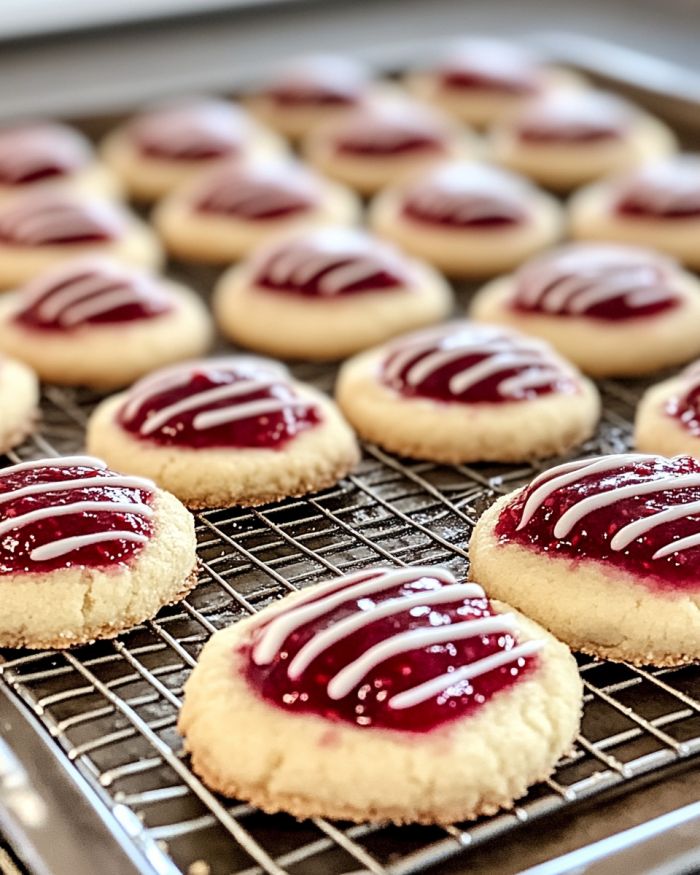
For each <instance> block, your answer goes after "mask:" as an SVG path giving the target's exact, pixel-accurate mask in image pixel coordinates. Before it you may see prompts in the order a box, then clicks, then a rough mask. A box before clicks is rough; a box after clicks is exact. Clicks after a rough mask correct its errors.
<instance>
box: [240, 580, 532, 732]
mask: <svg viewBox="0 0 700 875" xmlns="http://www.w3.org/2000/svg"><path fill="white" fill-rule="evenodd" d="M377 573H378V572H377V571H376V570H368V572H367V576H366V577H364V578H363V579H360V578H358V576H357V575H355V576H354V578H352V579H350V580H351V582H349V583H348V584H346V587H345V589H346V592H347V600H346V601H342V602H341V603H340V604H338V603H337V600H336V602H335V605H334V606H333V607H332V608H330V609H329V610H328V611H324V612H323V613H321V615H320V616H316V617H315V618H314V619H312V620H310V621H308V622H304V623H302V624H301V625H298V621H296V622H294V625H295V626H296V628H294V629H293V631H291V633H290V634H288V635H286V636H285V637H284V638H283V640H282V641H281V642H280V646H279V648H278V649H277V652H276V653H274V656H273V658H272V659H271V661H270V662H268V663H266V664H258V663H257V662H256V656H257V654H258V651H257V646H258V645H259V644H260V642H261V640H262V638H263V636H264V634H265V631H266V629H267V628H269V625H266V626H262V627H259V628H258V629H256V630H255V631H254V633H253V639H252V642H251V643H250V644H248V645H247V646H245V647H244V648H243V649H242V656H243V658H244V659H245V669H244V671H245V675H246V678H247V680H248V683H249V684H250V686H251V688H252V689H253V690H254V691H255V692H256V693H258V694H259V695H260V696H262V698H263V699H265V700H266V701H267V702H270V703H271V704H273V705H275V706H277V707H279V708H282V709H284V710H285V711H289V712H292V713H297V714H314V715H316V716H318V717H322V718H324V719H325V720H329V721H332V722H342V723H350V724H352V725H355V726H359V727H372V728H375V729H390V730H398V731H404V732H429V731H430V730H432V729H436V728H438V727H440V726H442V725H444V724H445V723H447V722H449V721H452V720H456V719H459V718H463V717H465V716H467V715H469V714H471V713H473V712H475V711H477V710H478V709H479V708H481V707H482V706H483V705H484V704H486V703H487V702H488V701H489V700H490V699H491V698H492V697H493V696H494V695H496V694H498V693H499V692H501V691H503V690H506V689H508V688H509V687H512V686H513V685H514V684H515V683H518V682H519V681H520V680H522V679H523V678H524V677H527V676H529V675H530V673H531V672H532V671H533V670H534V669H535V668H536V667H537V665H538V657H537V656H536V655H530V656H526V657H523V658H521V659H513V660H512V661H510V662H508V661H506V664H504V665H501V666H500V667H497V668H494V669H493V670H491V671H486V672H485V673H481V674H478V675H477V676H476V677H473V678H472V679H471V680H461V681H458V682H455V683H453V684H452V686H447V684H445V687H444V688H443V689H442V690H441V691H440V692H437V693H433V694H432V695H429V696H428V697H427V698H425V699H424V700H423V701H421V702H419V703H417V704H414V705H413V706H411V707H395V706H394V701H398V700H393V697H394V696H398V695H399V694H401V693H406V692H408V691H409V690H412V689H414V688H416V687H418V686H419V685H421V684H424V683H426V682H430V681H432V680H434V679H436V678H439V677H441V676H443V675H445V674H446V673H447V672H452V671H453V670H454V671H456V670H458V669H460V668H461V667H463V666H467V665H473V664H474V663H476V662H477V661H478V660H481V659H485V658H487V657H491V656H494V655H499V654H503V653H504V652H506V651H509V650H512V649H513V648H514V647H515V646H516V645H517V638H516V637H515V636H516V634H517V633H512V634H511V633H510V632H500V633H493V634H476V633H475V634H474V635H473V636H471V637H463V636H464V632H462V631H461V630H462V629H463V628H464V625H469V624H472V623H474V622H478V621H480V620H482V619H485V618H488V617H494V616H495V612H494V611H493V608H492V606H491V603H490V602H489V600H488V599H487V598H486V597H473V598H469V597H467V598H465V597H460V596H458V595H455V596H454V598H453V599H452V600H451V601H445V602H443V603H440V604H436V603H435V595H436V591H439V590H440V589H441V588H443V587H445V586H446V585H449V582H448V583H445V582H443V580H440V579H436V578H435V577H432V576H431V575H430V574H428V573H426V574H425V576H418V573H417V574H416V578H415V579H414V580H408V581H404V582H403V583H399V584H398V585H394V586H390V587H389V588H386V589H383V590H380V591H378V592H375V593H373V594H371V595H367V596H364V597H357V596H353V594H352V592H351V590H352V589H356V586H357V583H358V579H359V582H360V585H362V582H363V581H364V582H366V581H368V580H371V578H372V576H376V575H377ZM337 591H338V590H336V592H337ZM423 597H425V602H424V604H423V605H421V600H422V598H423ZM438 597H439V596H438ZM341 598H342V594H341ZM397 599H398V600H400V601H406V602H407V604H406V607H405V608H403V609H402V608H400V607H399V609H397V610H392V609H391V607H390V608H389V611H390V612H389V615H388V616H383V617H381V616H380V617H379V618H378V619H374V620H373V621H371V622H366V623H364V624H363V625H361V626H360V627H359V628H355V630H354V631H350V632H348V633H347V634H343V636H342V637H341V638H340V640H336V641H334V642H332V643H330V644H329V646H327V647H325V648H324V649H323V650H322V651H321V652H320V653H318V655H317V656H316V657H315V658H314V659H312V660H311V662H310V663H309V664H308V666H307V667H306V668H305V669H304V670H303V671H302V672H301V674H300V675H299V676H295V677H293V678H290V675H289V672H290V669H293V666H294V659H295V657H297V656H298V655H299V654H300V653H301V651H302V648H304V646H305V645H309V643H310V642H314V641H318V640H319V638H318V636H321V635H323V633H324V632H326V633H328V632H329V631H330V632H331V633H332V632H333V627H336V629H338V628H339V629H342V628H343V627H342V626H339V624H341V623H342V622H343V621H347V620H352V619H353V618H357V619H358V620H359V621H360V622H362V618H361V615H362V614H367V615H369V613H370V612H372V611H374V610H377V609H378V610H379V612H380V613H381V612H382V611H381V609H382V606H384V607H385V613H386V606H387V603H388V602H390V601H392V600H393V601H394V602H396V600H397ZM409 599H410V601H409ZM328 600H329V599H328V597H326V598H324V596H323V595H320V596H319V595H317V596H316V597H315V599H314V600H313V602H312V604H313V603H314V602H315V603H318V604H319V605H320V604H321V603H322V602H324V601H325V602H326V603H328ZM288 611H289V609H288ZM438 626H439V627H440V631H441V630H444V629H446V628H447V629H450V628H453V629H454V630H455V636H454V638H451V639H450V638H449V635H447V636H442V637H443V639H445V638H446V639H447V640H442V641H441V642H440V643H436V644H432V645H423V646H418V645H416V646H414V647H413V648H412V649H409V650H408V651H406V652H402V653H398V654H396V655H392V656H389V657H388V658H386V659H382V660H380V661H379V663H378V664H377V665H375V666H373V667H371V668H369V669H368V670H367V671H366V672H361V673H360V675H361V677H360V679H359V680H358V681H357V682H356V683H353V682H352V681H351V682H350V684H349V689H348V690H347V691H343V692H344V693H345V694H344V695H342V696H341V697H340V698H333V697H332V696H331V692H332V691H333V686H332V681H333V679H334V678H336V679H339V677H340V675H339V673H340V672H342V671H343V669H346V668H347V667H348V666H350V665H351V664H352V663H354V662H355V660H358V659H361V658H363V657H366V655H368V654H369V653H370V651H371V649H372V648H373V647H375V646H377V645H379V644H384V643H391V642H392V641H396V638H397V636H400V635H402V634H404V635H405V634H406V633H411V632H418V633H419V634H420V631H421V630H426V629H432V630H433V631H435V627H438ZM475 628H476V627H475ZM458 630H460V631H458ZM258 658H259V657H258ZM294 673H295V674H296V672H294ZM329 684H331V686H330V687H329ZM336 695H337V693H336Z"/></svg>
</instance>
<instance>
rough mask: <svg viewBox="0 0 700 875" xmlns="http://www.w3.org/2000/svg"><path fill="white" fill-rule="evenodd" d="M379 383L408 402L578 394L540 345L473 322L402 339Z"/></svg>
mask: <svg viewBox="0 0 700 875" xmlns="http://www.w3.org/2000/svg"><path fill="white" fill-rule="evenodd" d="M381 380H382V382H383V383H384V385H386V386H388V387H390V388H391V389H394V390H395V391H397V392H399V393H400V394H401V395H404V396H406V397H409V398H412V397H418V398H430V399H432V400H433V401H446V402H460V403H462V404H480V403H488V404H503V403H509V402H515V401H526V400H528V399H531V398H536V397H538V396H542V395H550V394H552V393H554V392H566V393H572V392H576V391H578V383H577V380H576V378H575V376H574V374H573V373H572V372H570V371H567V370H565V365H564V362H563V361H560V360H558V359H557V358H555V357H554V354H553V353H552V352H551V350H550V349H549V348H548V347H547V346H546V345H545V344H543V343H542V342H541V341H537V340H533V339H531V338H526V337H521V336H519V335H516V334H513V333H508V332H506V331H499V330H498V329H494V328H490V327H486V326H476V325H471V324H469V323H467V324H465V325H464V326H460V325H453V326H447V327H446V328H444V329H437V330H433V331H424V332H418V333H416V334H413V335H409V336H408V337H405V338H402V339H401V340H400V341H398V342H397V343H395V344H393V345H392V346H391V347H390V352H389V353H388V355H387V356H386V357H385V359H384V362H383V364H382V367H381Z"/></svg>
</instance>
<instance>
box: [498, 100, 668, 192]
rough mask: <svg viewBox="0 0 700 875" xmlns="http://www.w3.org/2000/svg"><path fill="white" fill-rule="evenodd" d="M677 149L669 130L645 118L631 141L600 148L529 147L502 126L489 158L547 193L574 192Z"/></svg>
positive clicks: (583, 145)
mask: <svg viewBox="0 0 700 875" xmlns="http://www.w3.org/2000/svg"><path fill="white" fill-rule="evenodd" d="M676 149H677V143H676V139H675V137H674V135H673V133H672V132H671V131H670V129H669V128H668V127H666V125H664V124H663V123H662V122H660V121H658V120H657V119H655V118H652V117H650V116H642V117H641V118H640V119H639V120H638V122H636V124H635V125H634V127H633V129H632V130H631V131H630V133H629V134H628V135H627V136H626V137H624V138H621V139H620V140H614V141H610V142H608V141H605V142H600V143H580V144H578V143H567V144H563V145H559V144H554V143H526V142H523V141H521V140H519V139H518V138H517V136H515V135H514V134H513V132H512V131H511V130H510V128H509V127H508V126H507V125H503V126H502V127H498V128H496V129H494V131H493V133H492V136H491V149H490V157H491V159H492V160H493V161H495V162H496V163H498V164H502V165H504V166H505V167H509V168H510V169H511V170H516V171H518V172H519V173H522V174H524V175H525V176H529V177H530V178H531V179H534V180H536V181H537V182H539V183H540V185H543V186H544V187H545V188H550V189H553V190H555V191H570V190H571V189H572V188H576V187H577V186H579V185H585V184H586V183H587V182H591V181H593V180H594V179H598V178H600V177H601V176H605V175H607V174H609V173H615V172H616V171H618V170H626V169H628V168H629V167H632V166H634V165H636V164H642V163H643V162H644V161H650V160H651V159H652V158H659V157H662V156H664V155H670V154H671V153H672V152H675V151H676Z"/></svg>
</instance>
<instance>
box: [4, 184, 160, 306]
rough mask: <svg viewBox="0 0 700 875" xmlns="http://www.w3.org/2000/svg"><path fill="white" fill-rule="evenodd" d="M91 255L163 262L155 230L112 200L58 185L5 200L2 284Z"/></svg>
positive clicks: (142, 262) (154, 264)
mask: <svg viewBox="0 0 700 875" xmlns="http://www.w3.org/2000/svg"><path fill="white" fill-rule="evenodd" d="M87 254H95V255H107V256H111V257H113V258H116V259H118V260H119V261H125V262H128V263H131V264H137V265H141V266H143V267H150V268H156V267H159V266H160V264H161V262H162V251H161V248H160V245H159V244H158V240H157V239H156V237H155V235H154V234H153V232H152V231H151V229H150V228H149V227H148V226H147V225H146V224H144V223H143V222H142V221H141V220H140V219H138V218H137V217H136V216H135V215H133V214H131V213H129V212H128V211H127V210H126V209H125V208H124V207H122V206H120V205H119V204H116V203H114V202H112V201H106V200H98V199H95V198H87V197H85V196H83V195H78V194H74V193H73V192H69V191H63V190H62V191H54V190H53V189H52V190H51V191H41V192H39V191H36V192H32V193H31V194H26V195H22V196H21V197H17V198H13V199H12V200H9V201H7V203H4V204H0V288H3V289H7V288H13V287H14V286H18V285H20V284H22V283H24V282H26V281H27V280H30V279H31V278H32V277H35V276H37V275H38V274H40V273H42V271H44V270H46V269H47V268H49V267H51V266H53V265H55V264H57V263H58V262H60V261H64V260H66V259H68V258H73V257H74V256H76V255H87Z"/></svg>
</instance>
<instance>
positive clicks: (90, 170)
mask: <svg viewBox="0 0 700 875" xmlns="http://www.w3.org/2000/svg"><path fill="white" fill-rule="evenodd" d="M48 187H51V188H55V187H70V188H74V189H77V190H80V191H83V192H85V193H86V194H94V195H105V196H107V197H114V196H118V195H120V194H121V185H120V184H119V180H118V179H117V178H116V176H114V174H113V173H112V172H111V171H110V170H109V169H108V168H107V167H104V166H103V165H102V164H100V163H99V162H98V161H97V160H96V158H95V155H94V153H93V150H92V146H91V145H90V142H89V140H88V139H87V138H86V137H84V136H83V135H82V134H80V133H78V131H76V130H75V129H74V128H71V127H69V126H68V125H62V124H59V123H58V122H48V121H47V122H33V123H26V124H16V125H4V126H2V127H0V201H2V200H6V199H7V198H10V197H16V196H17V195H19V194H25V193H27V192H29V191H33V190H35V189H39V188H41V189H44V188H48Z"/></svg>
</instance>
